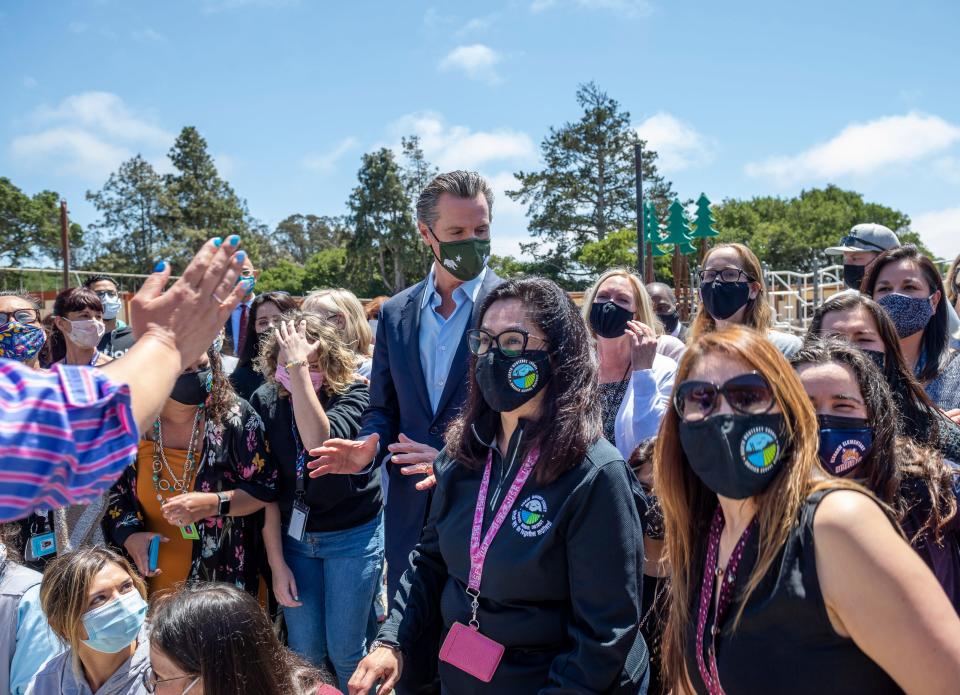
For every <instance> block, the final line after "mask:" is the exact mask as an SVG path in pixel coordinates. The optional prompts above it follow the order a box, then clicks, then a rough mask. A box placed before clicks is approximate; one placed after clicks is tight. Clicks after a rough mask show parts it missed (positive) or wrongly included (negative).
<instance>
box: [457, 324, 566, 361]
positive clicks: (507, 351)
mask: <svg viewBox="0 0 960 695" xmlns="http://www.w3.org/2000/svg"><path fill="white" fill-rule="evenodd" d="M531 340H535V341H538V343H539V344H540V345H546V344H547V342H548V341H547V340H546V339H544V338H539V337H537V336H535V335H530V334H529V333H527V332H526V331H525V330H523V329H520V328H513V329H510V330H509V331H504V332H503V333H500V334H499V335H493V334H492V333H490V332H489V331H487V330H484V329H483V328H471V329H470V330H469V331H467V347H468V348H470V352H471V353H472V354H474V355H485V354H487V352H489V351H490V348H491V346H493V345H496V346H497V348H499V350H500V352H502V353H503V354H504V355H506V356H507V357H518V356H520V355H522V354H523V352H524V351H525V350H526V349H527V345H528V344H530V341H531Z"/></svg>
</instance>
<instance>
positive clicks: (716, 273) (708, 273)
mask: <svg viewBox="0 0 960 695" xmlns="http://www.w3.org/2000/svg"><path fill="white" fill-rule="evenodd" d="M697 275H699V277H700V284H701V285H709V284H710V283H711V282H715V281H716V280H717V278H720V282H742V281H743V280H746V281H747V282H756V280H757V279H756V278H754V277H751V276H750V275H748V274H747V273H746V272H745V271H743V270H740V269H739V268H723V269H721V270H701V271H700V272H699V273H697Z"/></svg>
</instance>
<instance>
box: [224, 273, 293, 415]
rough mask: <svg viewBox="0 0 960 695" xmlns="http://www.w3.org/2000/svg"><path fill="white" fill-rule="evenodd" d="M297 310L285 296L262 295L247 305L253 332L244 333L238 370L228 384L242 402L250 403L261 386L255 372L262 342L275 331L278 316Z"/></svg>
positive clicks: (274, 293)
mask: <svg viewBox="0 0 960 695" xmlns="http://www.w3.org/2000/svg"><path fill="white" fill-rule="evenodd" d="M296 308H297V302H296V300H295V299H294V298H293V297H291V296H290V295H289V294H287V293H286V292H264V293H263V294H258V295H257V296H256V298H254V300H253V302H252V303H251V304H250V318H249V325H250V326H253V330H252V331H251V330H248V331H247V333H246V336H245V338H244V341H243V345H241V346H240V352H239V357H238V360H239V361H238V362H237V366H236V367H235V368H234V370H233V371H232V372H231V373H230V382H231V383H232V384H233V388H234V389H235V390H236V392H237V395H238V396H240V398H242V399H243V400H245V401H249V400H250V397H251V396H252V395H253V392H254V391H256V390H257V389H258V388H260V387H261V386H263V382H264V378H263V374H262V373H261V372H260V371H258V370H257V358H258V357H259V356H260V346H261V345H262V344H263V339H264V338H265V337H266V335H267V334H268V333H269V332H270V331H271V330H272V329H274V328H276V325H277V321H279V320H280V316H281V315H283V314H285V313H286V312H288V311H293V310H294V309H296Z"/></svg>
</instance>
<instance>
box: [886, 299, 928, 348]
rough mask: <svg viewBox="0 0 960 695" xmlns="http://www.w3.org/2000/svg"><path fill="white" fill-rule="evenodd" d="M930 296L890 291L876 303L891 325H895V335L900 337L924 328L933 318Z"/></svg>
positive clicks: (905, 336)
mask: <svg viewBox="0 0 960 695" xmlns="http://www.w3.org/2000/svg"><path fill="white" fill-rule="evenodd" d="M932 296H933V295H930V297H932ZM930 297H909V296H907V295H905V294H897V293H891V294H888V295H887V296H885V297H881V298H880V299H878V300H877V304H879V305H880V306H882V307H883V309H884V311H886V312H887V315H888V316H889V317H890V320H891V321H893V325H894V326H896V327H897V335H898V336H899V337H900V338H909V337H910V336H911V335H914V334H915V333H919V332H920V331H922V330H923V329H924V328H926V327H927V324H928V323H930V319H931V318H933V304H932V303H931V302H930Z"/></svg>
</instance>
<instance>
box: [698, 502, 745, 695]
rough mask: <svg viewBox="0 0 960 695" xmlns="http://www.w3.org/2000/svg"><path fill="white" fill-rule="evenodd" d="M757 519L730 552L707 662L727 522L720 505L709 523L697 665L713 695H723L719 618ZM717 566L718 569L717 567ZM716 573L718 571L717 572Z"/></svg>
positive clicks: (729, 602)
mask: <svg viewBox="0 0 960 695" xmlns="http://www.w3.org/2000/svg"><path fill="white" fill-rule="evenodd" d="M756 524H757V520H756V519H754V520H753V521H751V522H750V523H749V524H747V528H746V529H744V531H743V534H742V535H741V536H740V540H738V541H737V545H736V546H735V547H734V549H733V553H731V555H730V560H729V561H728V562H727V569H726V572H724V577H723V581H722V582H721V583H720V596H719V597H718V598H717V614H716V615H715V616H714V620H713V627H712V628H711V629H710V647H709V649H708V650H707V651H708V656H709V659H710V661H709V662H707V661H706V659H704V655H703V652H704V650H703V644H704V637H705V634H704V633H705V632H706V627H707V616H708V615H709V613H710V600H711V599H712V598H713V591H714V577H715V576H717V575H718V574H719V568H717V558H718V556H719V555H720V533H721V532H722V531H723V527H724V526H725V525H726V520H725V519H724V518H723V510H722V509H721V508H720V505H719V504H718V505H717V509H716V511H714V513H713V521H712V522H711V523H710V536H709V540H708V541H707V558H706V561H705V562H704V565H703V583H702V584H701V586H700V610H699V613H698V615H697V667H698V668H699V670H700V678H702V679H703V684H704V685H705V686H707V692H708V693H710V695H724V692H723V686H721V685H720V673H719V672H718V671H717V651H716V639H717V635H718V634H719V633H720V621H722V620H723V617H724V616H725V615H726V613H727V609H729V608H730V604H731V603H733V589H734V586H735V584H736V580H737V568H738V567H739V566H740V558H742V557H743V551H744V548H746V545H747V540H748V539H749V538H750V533H751V532H752V531H753V527H754V526H756ZM714 568H716V569H714ZM715 572H716V573H717V574H715Z"/></svg>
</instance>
